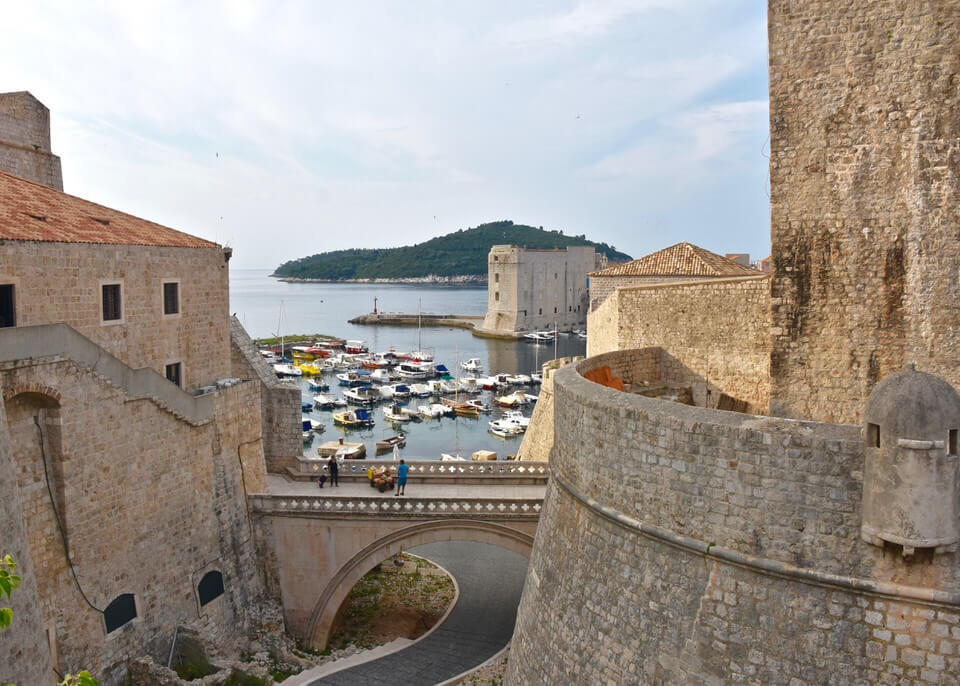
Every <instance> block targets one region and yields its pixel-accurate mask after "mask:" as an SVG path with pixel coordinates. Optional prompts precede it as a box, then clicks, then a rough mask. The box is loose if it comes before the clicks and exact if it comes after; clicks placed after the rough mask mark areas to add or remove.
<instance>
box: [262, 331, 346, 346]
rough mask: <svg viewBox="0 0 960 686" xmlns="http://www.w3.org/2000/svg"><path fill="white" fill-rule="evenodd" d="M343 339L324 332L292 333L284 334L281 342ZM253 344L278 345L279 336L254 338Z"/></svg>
mask: <svg viewBox="0 0 960 686" xmlns="http://www.w3.org/2000/svg"><path fill="white" fill-rule="evenodd" d="M342 340H343V339H342V338H340V337H339V336H328V335H327V334H325V333H293V334H288V335H287V334H285V335H284V336H283V342H284V344H286V343H303V342H304V341H342ZM253 343H254V345H258V346H259V345H279V344H280V336H274V337H272V338H254V339H253Z"/></svg>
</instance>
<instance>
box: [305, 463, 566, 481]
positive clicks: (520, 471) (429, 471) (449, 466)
mask: <svg viewBox="0 0 960 686" xmlns="http://www.w3.org/2000/svg"><path fill="white" fill-rule="evenodd" d="M327 461H328V459H326V458H325V459H317V458H310V459H306V458H303V459H300V460H298V462H299V464H298V469H297V470H296V471H294V470H290V471H289V475H290V476H291V477H292V478H294V479H298V478H299V479H304V478H309V479H313V478H316V476H317V475H319V474H321V473H324V472H325V471H326V470H325V467H326V464H327ZM406 463H407V465H409V467H410V471H409V472H408V474H407V478H408V479H412V480H415V481H417V482H420V483H422V482H426V481H434V482H436V481H439V482H444V483H471V484H481V483H484V484H489V483H491V482H492V483H509V484H511V485H518V484H521V483H546V481H547V479H548V478H549V476H550V466H549V464H547V463H546V462H526V461H524V462H512V461H511V462H505V461H499V460H497V461H492V462H472V461H471V462H468V461H463V462H459V461H458V462H440V461H437V460H407V462H406ZM396 466H397V463H396V462H394V461H393V460H392V459H387V460H346V461H344V463H343V464H341V466H340V478H341V479H350V478H352V477H355V478H363V479H366V478H367V470H368V469H370V468H374V469H376V468H379V467H387V468H388V469H395V468H396Z"/></svg>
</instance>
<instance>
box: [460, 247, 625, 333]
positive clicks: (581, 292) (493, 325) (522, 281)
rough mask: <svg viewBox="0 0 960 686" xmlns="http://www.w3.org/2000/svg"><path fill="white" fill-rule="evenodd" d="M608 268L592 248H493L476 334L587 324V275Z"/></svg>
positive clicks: (561, 327) (575, 326) (562, 329)
mask: <svg viewBox="0 0 960 686" xmlns="http://www.w3.org/2000/svg"><path fill="white" fill-rule="evenodd" d="M604 266H606V256H604V255H602V254H599V253H596V252H595V251H594V249H593V248H592V247H590V246H570V247H568V248H565V249H563V250H534V249H530V248H520V247H517V246H515V245H495V246H493V247H492V248H491V249H490V254H489V256H488V257H487V267H488V281H487V315H486V317H485V318H484V320H483V325H482V326H481V327H480V328H478V329H476V333H478V334H480V335H484V334H486V335H495V336H496V335H502V336H516V335H517V334H519V333H522V332H524V331H535V330H538V329H553V328H554V326H556V328H557V329H558V330H560V331H569V330H570V329H574V328H577V327H583V326H585V325H586V321H587V274H588V273H589V272H592V271H594V270H596V269H598V268H601V267H604Z"/></svg>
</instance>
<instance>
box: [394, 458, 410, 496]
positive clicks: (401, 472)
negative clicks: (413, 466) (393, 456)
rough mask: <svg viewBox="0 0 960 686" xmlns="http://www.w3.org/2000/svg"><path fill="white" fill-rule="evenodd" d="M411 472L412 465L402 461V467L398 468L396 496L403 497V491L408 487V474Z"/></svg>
mask: <svg viewBox="0 0 960 686" xmlns="http://www.w3.org/2000/svg"><path fill="white" fill-rule="evenodd" d="M409 471H410V465H408V464H406V463H405V462H404V461H403V460H400V466H399V467H397V492H396V493H394V495H403V489H404V488H405V487H406V485H407V472H409Z"/></svg>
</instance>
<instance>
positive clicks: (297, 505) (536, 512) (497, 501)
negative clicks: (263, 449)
mask: <svg viewBox="0 0 960 686" xmlns="http://www.w3.org/2000/svg"><path fill="white" fill-rule="evenodd" d="M250 503H251V505H252V507H253V510H254V512H257V513H259V514H290V515H306V516H310V515H315V516H323V515H338V516H342V515H351V516H364V515H365V516H372V517H384V516H397V517H411V516H413V517H428V518H438V517H439V518H444V519H447V518H457V517H460V518H472V519H475V518H477V517H482V518H484V519H537V518H539V516H540V510H541V509H542V508H543V499H542V498H418V497H410V496H403V497H402V498H398V497H396V496H385V497H364V498H350V497H332V498H331V497H325V496H320V495H316V496H284V495H252V496H250Z"/></svg>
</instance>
